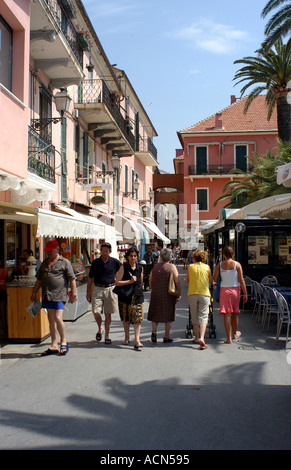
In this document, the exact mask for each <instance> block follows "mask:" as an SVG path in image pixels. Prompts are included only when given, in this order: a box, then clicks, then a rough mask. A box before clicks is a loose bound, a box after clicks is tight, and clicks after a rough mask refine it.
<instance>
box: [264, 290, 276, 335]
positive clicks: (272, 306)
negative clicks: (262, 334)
mask: <svg viewBox="0 0 291 470" xmlns="http://www.w3.org/2000/svg"><path fill="white" fill-rule="evenodd" d="M264 297H265V302H264V305H265V308H264V312H263V315H262V331H264V328H265V325H266V321H267V319H268V327H267V331H269V330H270V321H271V317H272V315H276V318H277V325H278V321H279V305H278V299H277V296H276V293H275V290H274V289H272V288H271V287H268V286H264Z"/></svg>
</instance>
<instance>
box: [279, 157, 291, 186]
mask: <svg viewBox="0 0 291 470" xmlns="http://www.w3.org/2000/svg"><path fill="white" fill-rule="evenodd" d="M276 170H277V183H278V184H283V186H285V187H286V188H291V162H290V163H287V164H286V165H281V166H278V167H277V169H276Z"/></svg>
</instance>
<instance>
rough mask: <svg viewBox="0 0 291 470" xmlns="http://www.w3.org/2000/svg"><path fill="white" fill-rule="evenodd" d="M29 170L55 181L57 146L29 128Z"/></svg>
mask: <svg viewBox="0 0 291 470" xmlns="http://www.w3.org/2000/svg"><path fill="white" fill-rule="evenodd" d="M28 171H30V172H31V173H34V174H35V175H37V176H40V177H41V178H44V179H45V180H47V181H50V182H51V183H55V147H54V146H53V145H52V144H48V143H47V142H46V141H45V140H43V139H42V138H41V137H40V136H39V134H38V133H37V132H35V131H34V130H33V129H32V128H31V127H29V128H28Z"/></svg>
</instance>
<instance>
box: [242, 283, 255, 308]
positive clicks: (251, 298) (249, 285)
mask: <svg viewBox="0 0 291 470" xmlns="http://www.w3.org/2000/svg"><path fill="white" fill-rule="evenodd" d="M244 280H245V284H246V288H247V292H248V300H247V301H248V302H250V301H253V295H254V293H253V281H252V279H251V278H250V277H248V276H244ZM248 287H249V288H248ZM243 297H244V294H243V292H242V293H241V299H243ZM244 311H245V303H244V302H243V312H244Z"/></svg>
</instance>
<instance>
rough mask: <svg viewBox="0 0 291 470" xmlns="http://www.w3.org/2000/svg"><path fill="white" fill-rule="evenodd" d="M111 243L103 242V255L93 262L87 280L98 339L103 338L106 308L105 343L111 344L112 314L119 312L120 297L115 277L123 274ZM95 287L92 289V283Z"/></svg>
mask: <svg viewBox="0 0 291 470" xmlns="http://www.w3.org/2000/svg"><path fill="white" fill-rule="evenodd" d="M110 253H111V245H110V243H106V242H105V243H102V245H101V256H100V257H99V258H97V259H94V261H93V262H92V265H91V268H90V272H89V277H88V282H87V300H88V302H92V311H93V314H94V317H95V320H96V323H97V325H98V332H97V334H96V339H97V341H101V339H102V333H103V328H102V317H101V314H102V312H103V309H104V314H105V344H111V340H110V339H109V332H110V326H111V314H112V313H118V297H117V295H116V294H114V292H113V289H114V286H115V284H114V283H115V278H116V275H117V273H119V276H120V275H121V271H122V270H123V266H122V264H121V262H120V261H119V260H118V259H116V258H111V257H110ZM93 284H94V287H93V289H92V285H93Z"/></svg>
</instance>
